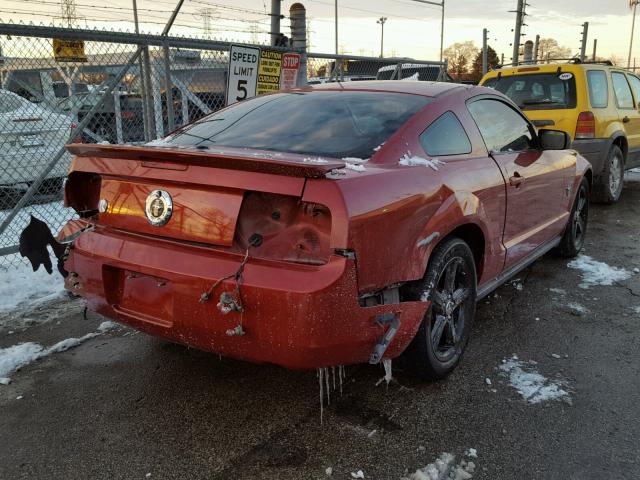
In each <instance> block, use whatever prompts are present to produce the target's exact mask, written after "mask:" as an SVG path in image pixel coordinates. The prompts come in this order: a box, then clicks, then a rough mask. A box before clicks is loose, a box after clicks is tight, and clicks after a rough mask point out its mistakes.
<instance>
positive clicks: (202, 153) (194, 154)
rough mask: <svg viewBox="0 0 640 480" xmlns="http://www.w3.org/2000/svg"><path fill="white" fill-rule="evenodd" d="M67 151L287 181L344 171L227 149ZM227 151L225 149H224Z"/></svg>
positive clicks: (87, 147) (91, 147) (335, 164)
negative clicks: (266, 175)
mask: <svg viewBox="0 0 640 480" xmlns="http://www.w3.org/2000/svg"><path fill="white" fill-rule="evenodd" d="M66 148H67V151H69V152H70V153H71V154H73V155H76V156H78V157H99V158H111V159H114V160H139V161H142V162H145V163H149V164H154V163H158V164H163V163H167V164H184V165H202V166H208V167H214V168H225V169H229V170H244V171H248V172H261V173H271V174H275V175H286V176H291V177H305V178H322V177H324V176H325V174H327V173H328V172H330V171H331V170H334V169H336V168H344V166H345V163H344V162H342V161H340V160H323V161H322V162H319V161H318V160H317V159H316V160H315V161H314V160H310V161H308V163H305V161H304V159H303V158H302V156H301V155H295V154H289V153H282V154H274V153H269V152H265V151H263V150H255V151H251V150H250V151H249V152H247V151H246V149H234V148H229V149H228V150H229V151H226V152H224V153H221V152H219V153H216V152H215V151H207V150H189V149H184V148H166V147H160V148H159V147H145V146H131V145H96V144H86V143H73V144H70V145H67V146H66ZM225 150H227V149H225Z"/></svg>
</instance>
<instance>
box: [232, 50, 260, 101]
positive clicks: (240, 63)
mask: <svg viewBox="0 0 640 480" xmlns="http://www.w3.org/2000/svg"><path fill="white" fill-rule="evenodd" d="M259 62H260V49H259V48H255V47H244V46H238V45H232V46H231V51H230V52H229V75H228V77H227V78H228V79H229V83H228V85H227V105H231V104H232V103H236V102H240V101H242V100H244V99H245V98H251V97H254V96H255V95H256V83H257V79H258V63H259Z"/></svg>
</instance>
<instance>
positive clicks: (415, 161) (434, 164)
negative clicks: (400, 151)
mask: <svg viewBox="0 0 640 480" xmlns="http://www.w3.org/2000/svg"><path fill="white" fill-rule="evenodd" d="M398 163H399V164H400V165H404V166H405V167H416V166H424V167H431V168H432V169H433V170H436V171H437V170H438V167H439V166H440V165H444V162H441V161H440V160H438V159H437V158H433V159H431V160H429V159H427V158H423V157H417V156H415V155H407V154H406V153H405V154H404V155H403V156H402V158H401V159H400V161H399V162H398Z"/></svg>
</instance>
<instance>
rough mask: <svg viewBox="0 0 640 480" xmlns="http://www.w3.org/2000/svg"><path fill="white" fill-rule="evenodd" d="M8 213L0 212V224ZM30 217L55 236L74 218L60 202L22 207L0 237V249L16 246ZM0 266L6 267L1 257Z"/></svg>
mask: <svg viewBox="0 0 640 480" xmlns="http://www.w3.org/2000/svg"><path fill="white" fill-rule="evenodd" d="M9 213H11V210H0V223H2V222H3V221H4V219H5V218H7V216H8V215H9ZM31 215H33V216H34V217H36V218H38V219H40V220H42V221H43V222H45V223H46V224H47V225H48V226H49V228H50V229H51V231H52V232H53V235H54V236H55V235H56V234H57V233H58V231H59V230H60V228H61V227H62V226H63V225H64V224H65V223H66V222H67V221H68V220H71V219H72V218H74V216H75V211H74V210H73V209H72V208H65V207H64V206H63V205H62V201H56V202H50V203H42V204H40V205H29V206H28V207H24V208H23V209H21V210H20V212H19V213H18V215H16V217H15V218H14V219H13V220H12V221H11V223H10V224H9V226H8V227H7V229H6V230H5V231H4V233H3V234H2V235H0V247H9V246H13V245H18V242H19V239H20V233H21V232H22V230H23V229H24V227H26V226H27V225H28V224H29V221H30V220H31ZM0 265H6V262H5V260H4V259H3V258H2V257H0Z"/></svg>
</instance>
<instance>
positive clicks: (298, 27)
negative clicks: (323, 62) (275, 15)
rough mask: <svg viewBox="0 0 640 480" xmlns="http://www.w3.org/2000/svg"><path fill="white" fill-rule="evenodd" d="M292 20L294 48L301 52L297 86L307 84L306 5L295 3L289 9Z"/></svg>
mask: <svg viewBox="0 0 640 480" xmlns="http://www.w3.org/2000/svg"><path fill="white" fill-rule="evenodd" d="M289 17H290V18H291V40H292V41H293V45H292V46H293V48H294V49H295V50H297V51H299V52H300V54H301V56H300V69H299V70H298V79H297V82H296V84H297V86H298V87H304V86H305V85H306V84H307V13H306V10H305V8H304V5H302V4H301V3H294V4H293V5H291V8H290V9H289Z"/></svg>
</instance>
